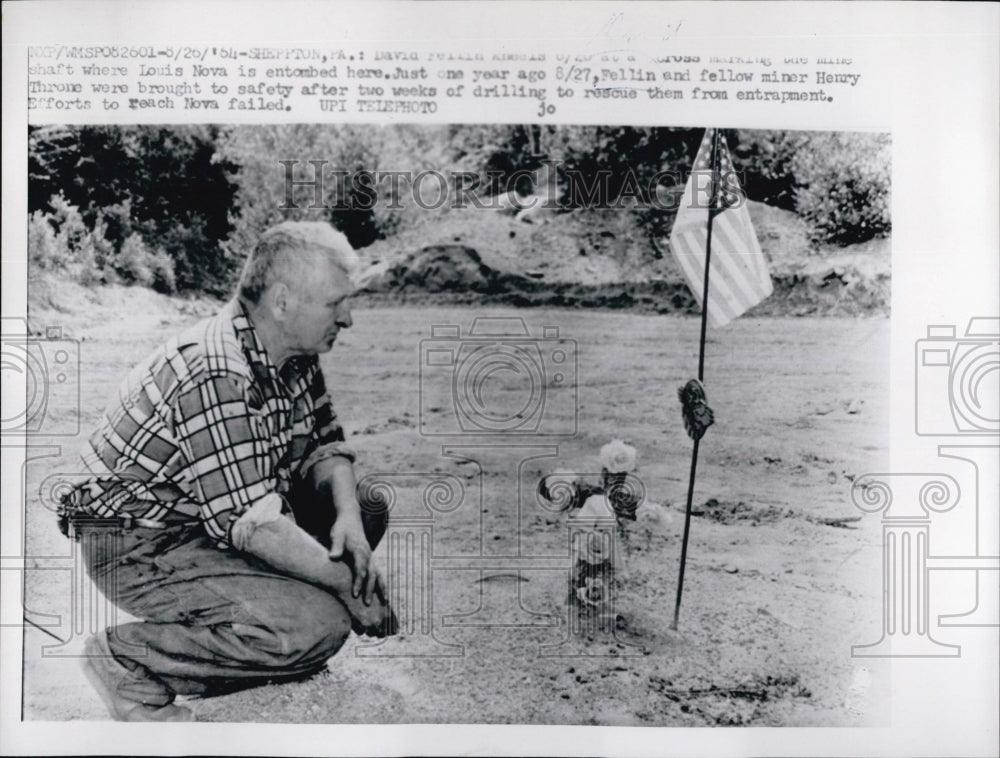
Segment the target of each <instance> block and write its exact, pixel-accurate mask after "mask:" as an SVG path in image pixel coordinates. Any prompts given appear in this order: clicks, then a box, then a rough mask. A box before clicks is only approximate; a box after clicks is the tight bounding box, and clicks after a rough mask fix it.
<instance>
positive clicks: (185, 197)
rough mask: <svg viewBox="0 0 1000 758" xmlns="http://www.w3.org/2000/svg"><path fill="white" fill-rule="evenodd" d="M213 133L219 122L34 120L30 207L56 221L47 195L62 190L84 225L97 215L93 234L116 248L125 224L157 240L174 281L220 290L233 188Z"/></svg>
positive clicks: (153, 244) (226, 268)
mask: <svg viewBox="0 0 1000 758" xmlns="http://www.w3.org/2000/svg"><path fill="white" fill-rule="evenodd" d="M217 135H218V128H217V127H214V126H204V125H195V126H171V127H164V126H81V127H76V126H73V127H49V126H46V127H33V128H31V129H30V130H29V135H28V141H29V151H28V176H29V183H28V206H29V211H30V212H36V211H40V212H42V213H47V212H53V213H55V214H56V215H55V216H53V218H52V223H53V224H54V225H55V226H56V227H60V226H61V223H62V222H61V220H60V219H59V218H58V211H57V209H55V208H54V207H53V206H52V205H51V204H50V199H51V198H52V197H62V198H63V199H64V200H65V201H66V202H67V203H69V204H70V205H72V206H74V207H75V208H77V209H78V211H79V216H80V220H81V221H82V224H83V226H84V227H85V228H87V229H90V230H96V229H97V227H98V225H100V224H104V227H103V233H102V234H97V235H96V238H98V239H107V241H108V242H109V243H110V244H111V245H112V247H113V248H114V249H115V250H120V249H121V247H122V245H123V244H124V242H125V240H126V239H127V238H128V237H129V236H130V235H131V234H138V235H139V236H140V237H141V238H142V240H143V243H144V245H145V246H146V247H147V248H148V249H150V250H159V249H161V248H162V249H163V250H164V251H165V254H166V255H168V256H169V257H170V258H171V259H172V260H173V262H174V264H173V265H174V268H175V269H176V274H177V276H176V279H177V281H176V285H177V287H178V288H179V289H202V290H207V291H210V292H211V291H220V290H221V289H223V288H224V287H225V286H226V285H227V283H228V281H229V279H230V269H231V268H232V262H231V261H229V260H227V259H226V257H225V251H224V250H223V248H222V247H221V245H220V243H221V241H222V240H223V239H225V238H226V237H228V235H229V233H230V226H229V219H228V214H229V209H230V207H231V205H232V197H233V192H234V188H233V187H231V186H230V184H229V181H228V178H227V174H228V171H229V167H228V166H226V165H225V164H224V163H223V162H219V161H217V160H215V142H216V138H217ZM68 233H69V234H78V233H79V232H78V231H76V232H73V231H70V232H68ZM69 241H70V242H72V240H69ZM71 248H72V245H71ZM150 255H152V256H154V257H155V255H156V253H150ZM153 268H154V269H157V268H159V269H162V268H163V266H162V265H158V266H154V267H153ZM98 269H101V266H100V265H98ZM97 275H99V274H97ZM169 279H170V277H166V278H164V280H163V286H167V282H168V281H169Z"/></svg>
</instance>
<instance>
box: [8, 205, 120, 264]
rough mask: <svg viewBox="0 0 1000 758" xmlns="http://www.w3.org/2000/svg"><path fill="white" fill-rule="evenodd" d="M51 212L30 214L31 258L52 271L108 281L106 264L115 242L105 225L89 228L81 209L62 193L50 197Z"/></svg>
mask: <svg viewBox="0 0 1000 758" xmlns="http://www.w3.org/2000/svg"><path fill="white" fill-rule="evenodd" d="M49 205H50V207H51V208H52V209H53V210H52V212H51V213H42V212H40V211H35V212H34V213H32V214H31V216H30V217H29V218H28V262H29V265H34V266H38V268H40V269H46V270H49V271H63V272H65V273H67V274H68V275H69V276H71V277H72V278H74V279H76V280H77V281H79V282H81V283H82V284H94V283H95V282H101V281H105V279H104V268H105V264H106V262H107V261H108V259H109V258H110V257H111V256H113V255H114V246H113V245H112V244H111V243H110V242H108V240H107V239H105V237H104V227H103V225H100V224H99V225H97V227H96V228H95V229H88V228H87V225H86V224H85V223H84V221H83V217H82V215H81V214H80V211H79V209H78V208H77V207H76V206H75V205H72V204H71V203H69V202H67V201H66V199H65V198H64V197H62V196H61V195H53V196H52V198H51V199H50V200H49Z"/></svg>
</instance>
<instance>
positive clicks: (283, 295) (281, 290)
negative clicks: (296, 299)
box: [265, 282, 291, 321]
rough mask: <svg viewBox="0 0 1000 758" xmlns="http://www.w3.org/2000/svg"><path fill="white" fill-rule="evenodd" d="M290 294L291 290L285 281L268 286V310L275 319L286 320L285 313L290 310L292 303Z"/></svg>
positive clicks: (266, 298)
mask: <svg viewBox="0 0 1000 758" xmlns="http://www.w3.org/2000/svg"><path fill="white" fill-rule="evenodd" d="M290 295H291V291H290V290H289V289H288V285H287V284H285V283H284V282H275V283H274V284H272V285H271V286H270V287H268V288H267V293H266V295H265V300H266V302H267V307H268V310H270V311H271V316H272V318H274V320H275V321H284V319H285V314H286V313H287V312H288V307H289V305H290V303H289V297H290Z"/></svg>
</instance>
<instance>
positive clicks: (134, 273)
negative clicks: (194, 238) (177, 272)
mask: <svg viewBox="0 0 1000 758" xmlns="http://www.w3.org/2000/svg"><path fill="white" fill-rule="evenodd" d="M115 270H116V271H117V272H118V274H120V275H121V277H122V278H123V279H125V281H128V282H132V283H134V284H139V285H142V286H143V287H152V288H153V289H155V290H156V291H158V292H173V291H174V289H175V288H176V286H177V281H176V278H175V276H174V262H173V260H172V259H171V258H170V256H169V255H167V253H166V252H165V251H164V250H163V249H157V250H155V251H153V250H150V249H149V248H148V247H147V246H146V243H145V242H144V241H143V239H142V236H140V235H139V234H138V233H135V232H133V233H132V234H130V235H129V236H128V237H126V238H125V241H124V242H123V243H122V246H121V249H120V250H119V251H118V255H117V256H116V257H115Z"/></svg>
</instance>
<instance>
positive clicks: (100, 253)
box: [28, 124, 891, 294]
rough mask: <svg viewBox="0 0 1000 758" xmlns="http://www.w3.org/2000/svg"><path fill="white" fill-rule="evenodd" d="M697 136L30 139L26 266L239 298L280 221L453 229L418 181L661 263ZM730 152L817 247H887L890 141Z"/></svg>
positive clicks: (744, 143) (404, 128)
mask: <svg viewBox="0 0 1000 758" xmlns="http://www.w3.org/2000/svg"><path fill="white" fill-rule="evenodd" d="M702 135H703V131H702V130H701V129H688V128H660V127H628V126H613V125H609V126H574V125H558V126H550V125H537V124H527V125H523V124H473V125H469V124H459V125H448V126H433V125H432V126H417V125H390V126H382V127H380V126H372V125H355V124H290V125H264V126H249V125H241V126H224V127H218V126H209V125H193V126H170V127H167V126H79V127H78V126H63V127H53V126H43V127H31V128H29V135H28V137H29V185H28V191H29V212H30V214H31V215H30V218H29V224H28V226H29V229H28V234H29V249H30V260H31V262H32V265H35V266H38V267H40V268H47V269H61V270H64V271H66V272H68V273H69V274H70V275H71V276H74V277H75V278H78V279H79V280H81V281H88V282H101V281H115V280H117V281H127V282H135V283H137V284H143V285H149V286H155V287H157V288H159V289H161V290H164V291H169V290H174V289H176V290H179V291H184V290H200V291H205V292H209V293H213V294H223V293H228V292H230V291H231V290H232V286H233V284H234V281H235V279H236V277H237V276H238V273H239V269H240V267H241V265H242V261H243V260H244V259H245V258H246V255H247V253H248V251H249V250H251V249H252V247H253V246H254V245H255V244H256V240H257V238H258V236H259V234H260V232H261V231H263V230H264V229H265V228H267V227H268V226H270V225H272V224H274V223H276V222H278V221H281V220H284V219H322V220H326V221H329V222H330V223H332V224H333V225H334V226H335V227H337V228H338V229H340V230H341V231H342V232H344V234H345V235H346V236H347V238H348V240H349V241H350V242H351V244H352V245H354V246H355V247H356V248H360V247H365V246H367V245H370V244H371V243H373V242H374V241H376V240H379V239H386V238H389V237H392V236H394V235H396V234H398V233H399V232H401V231H405V230H406V229H412V228H415V227H417V226H419V225H421V224H422V223H426V221H427V216H428V214H444V213H448V212H449V207H448V206H449V205H450V204H449V203H445V204H444V205H443V207H440V208H437V209H431V210H429V209H427V208H426V206H425V207H421V205H420V204H419V203H417V202H415V201H414V196H413V187H412V186H411V185H410V184H409V183H408V181H407V179H405V178H404V179H402V181H399V182H396V183H394V182H392V181H386V175H387V174H388V173H389V172H396V173H397V174H401V173H404V172H407V173H409V175H410V176H413V175H415V174H417V173H418V172H421V171H424V172H426V171H432V172H437V175H438V176H439V177H441V178H443V179H444V180H445V181H446V182H448V183H449V184H451V182H455V181H457V178H456V174H458V173H459V172H466V174H467V177H468V178H469V179H471V181H472V189H471V191H472V193H473V195H474V196H478V197H479V198H481V199H485V198H488V197H492V196H496V195H500V194H506V193H508V192H510V191H512V190H514V191H516V192H517V193H519V194H520V195H522V196H524V195H528V194H530V193H532V192H535V193H538V194H544V195H547V196H549V197H555V199H557V208H556V212H581V213H587V214H590V215H593V216H594V217H595V218H596V219H600V223H603V224H605V225H606V228H607V230H608V231H609V233H611V234H614V233H616V230H620V229H621V228H626V227H627V228H628V230H629V233H630V234H635V235H637V236H639V237H645V238H646V239H647V240H649V242H650V244H648V245H647V247H648V249H649V251H650V254H651V255H658V254H659V253H658V252H657V251H658V250H659V249H660V247H659V246H658V245H656V244H655V242H657V241H659V240H661V239H662V238H663V237H665V236H667V234H669V231H670V227H671V224H672V223H673V216H674V213H673V212H672V211H671V210H669V206H668V209H667V210H665V209H664V203H663V201H664V200H665V199H666V200H667V203H668V204H669V202H670V198H671V197H673V198H674V199H676V197H677V194H676V191H677V190H679V189H680V188H681V187H682V186H683V184H684V182H685V180H686V178H687V173H688V171H689V170H690V168H691V162H692V160H693V159H694V155H695V152H696V150H697V148H698V145H699V143H700V141H701V139H702ZM726 137H727V141H728V144H729V146H730V152H731V154H732V156H733V162H734V165H735V167H736V169H737V170H738V171H739V172H740V175H741V178H742V181H743V186H744V189H745V191H746V193H747V195H748V197H749V198H750V199H752V200H757V201H760V202H763V203H766V204H768V205H771V206H776V207H779V208H783V209H786V210H794V211H795V212H796V213H798V214H799V215H800V216H801V217H802V218H803V219H804V220H805V221H806V222H807V223H808V224H809V227H810V239H811V242H812V243H813V245H816V246H818V245H819V244H821V243H827V244H831V243H832V244H844V243H856V242H861V241H865V240H868V239H871V238H874V237H877V236H881V235H886V234H888V233H889V231H890V229H891V225H890V215H889V211H890V208H889V181H890V163H889V160H890V156H889V141H888V137H887V136H884V135H866V134H845V133H807V132H790V131H755V130H727V131H726ZM547 166H549V167H555V169H554V173H553V169H552V168H547ZM317 170H318V172H319V174H318V176H317V174H316V173H315V172H316V171H317ZM664 172H665V173H664ZM376 175H377V176H379V177H381V179H380V180H378V184H377V185H375V184H374V182H373V180H372V179H373V176H376ZM429 176H430V175H425V178H428V177H429ZM473 177H474V178H473ZM289 178H291V179H292V180H294V181H295V182H297V183H298V184H297V185H290V184H289V183H288V181H287V180H288V179H289ZM317 179H318V181H319V185H318V196H317V195H316V191H317V187H314V186H313V185H312V184H310V182H311V181H314V180H317ZM438 181H440V180H437V181H435V180H433V179H431V180H430V181H426V182H424V184H423V185H422V188H423V189H424V191H425V194H424V199H433V198H434V197H435V196H436V195H437V194H438V193H439V192H440V187H439V185H438ZM463 185H464V186H466V187H469V184H468V182H467V181H463ZM657 187H659V188H660V189H662V190H665V191H666V198H665V197H664V196H663V195H660V194H659V190H657V189H656V188H657ZM671 188H672V189H671ZM450 189H451V198H454V197H455V195H454V189H453V185H452V186H451V188H450ZM553 192H554V193H555V194H554V195H553V194H550V193H553ZM654 192H656V194H657V197H653V194H652V193H654ZM671 192H674V193H675V194H673V195H672V194H671ZM654 201H659V202H654ZM602 208H603V210H602ZM598 214H604V215H603V216H599V215H598ZM612 216H613V217H612ZM470 218H471V217H470ZM470 223H475V222H474V221H470Z"/></svg>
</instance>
